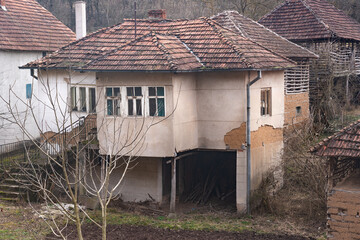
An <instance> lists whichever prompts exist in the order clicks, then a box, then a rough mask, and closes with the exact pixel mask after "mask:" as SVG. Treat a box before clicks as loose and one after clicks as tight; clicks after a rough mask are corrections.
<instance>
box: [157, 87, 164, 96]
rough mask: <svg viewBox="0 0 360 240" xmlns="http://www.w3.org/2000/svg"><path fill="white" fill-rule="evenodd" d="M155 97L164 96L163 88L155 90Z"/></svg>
mask: <svg viewBox="0 0 360 240" xmlns="http://www.w3.org/2000/svg"><path fill="white" fill-rule="evenodd" d="M157 95H158V96H164V87H158V88H157Z"/></svg>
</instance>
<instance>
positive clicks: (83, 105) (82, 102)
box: [80, 87, 86, 112]
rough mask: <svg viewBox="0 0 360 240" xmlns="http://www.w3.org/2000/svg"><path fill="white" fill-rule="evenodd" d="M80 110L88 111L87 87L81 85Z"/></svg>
mask: <svg viewBox="0 0 360 240" xmlns="http://www.w3.org/2000/svg"><path fill="white" fill-rule="evenodd" d="M80 111H81V112H86V88H84V87H80Z"/></svg>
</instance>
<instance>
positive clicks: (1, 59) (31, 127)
mask: <svg viewBox="0 0 360 240" xmlns="http://www.w3.org/2000/svg"><path fill="white" fill-rule="evenodd" d="M41 57H42V52H24V51H3V50H0V63H1V67H0V96H1V98H2V99H0V113H1V115H2V116H4V117H5V118H9V119H11V121H12V120H14V119H13V117H12V116H10V114H9V109H8V104H7V102H9V100H10V105H11V109H12V111H13V113H14V114H15V117H16V119H17V120H19V121H20V122H21V124H22V125H23V126H24V127H25V129H26V130H27V132H28V133H29V134H30V135H31V136H32V137H34V138H36V137H38V136H39V132H38V131H37V130H36V127H35V124H34V121H33V120H32V117H31V113H30V111H29V109H28V108H27V106H26V104H28V103H29V101H28V100H27V99H26V84H33V89H34V90H36V89H37V81H36V80H35V79H33V78H32V77H31V76H30V70H21V69H19V66H23V65H25V64H26V63H28V62H30V61H33V60H36V59H39V58H41ZM10 88H11V91H9V90H10ZM33 110H34V112H35V113H37V110H38V109H36V107H34V109H33ZM24 139H28V138H27V137H26V136H24V134H23V131H22V130H21V128H20V127H19V126H18V125H16V124H14V123H10V122H9V121H6V120H4V119H2V118H0V145H1V144H6V143H11V142H17V141H21V140H24Z"/></svg>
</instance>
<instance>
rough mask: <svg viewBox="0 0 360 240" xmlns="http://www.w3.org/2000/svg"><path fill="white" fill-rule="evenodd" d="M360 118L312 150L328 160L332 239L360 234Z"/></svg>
mask: <svg viewBox="0 0 360 240" xmlns="http://www.w3.org/2000/svg"><path fill="white" fill-rule="evenodd" d="M359 139H360V121H359V120H358V121H357V122H355V123H353V124H351V125H349V126H347V127H345V128H344V129H342V130H341V131H339V132H338V133H336V134H334V135H333V136H331V137H329V138H327V139H325V140H324V141H323V142H321V143H319V144H318V145H317V146H316V147H314V148H313V149H312V152H313V154H316V155H318V156H322V157H326V158H327V161H328V173H327V175H328V186H327V188H328V192H327V194H328V198H327V228H328V229H327V230H328V238H329V239H331V238H333V239H358V238H359V234H360V214H359V213H360V207H359V206H360V171H359V170H360V169H359V166H360V165H359V157H360V148H359V146H360V140H359Z"/></svg>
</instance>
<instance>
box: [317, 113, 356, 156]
mask: <svg viewBox="0 0 360 240" xmlns="http://www.w3.org/2000/svg"><path fill="white" fill-rule="evenodd" d="M311 152H313V153H314V154H316V155H318V156H327V157H360V120H358V121H356V122H354V123H352V124H351V125H349V126H347V127H345V128H343V129H342V130H341V131H339V132H338V133H336V134H334V135H333V136H331V137H328V138H326V139H325V140H323V141H322V142H320V143H319V144H318V145H317V146H316V147H314V148H313V149H311Z"/></svg>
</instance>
